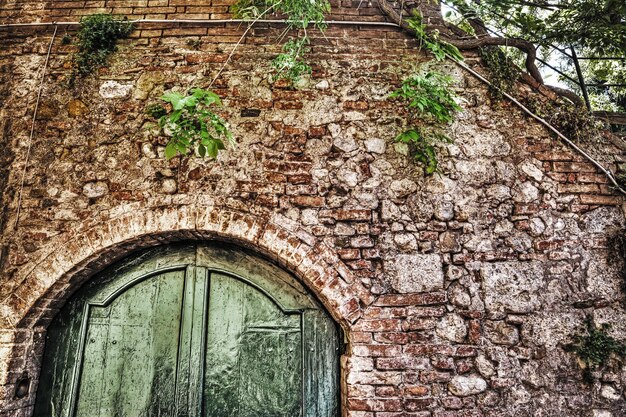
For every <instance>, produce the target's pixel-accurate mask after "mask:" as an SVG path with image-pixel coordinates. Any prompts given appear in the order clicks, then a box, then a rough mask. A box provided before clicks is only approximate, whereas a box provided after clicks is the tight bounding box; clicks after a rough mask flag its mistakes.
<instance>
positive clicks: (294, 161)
mask: <svg viewBox="0 0 626 417" xmlns="http://www.w3.org/2000/svg"><path fill="white" fill-rule="evenodd" d="M224 3H228V2H217V1H213V2H211V1H204V0H132V1H131V0H128V1H126V0H121V1H108V0H107V1H94V2H91V1H89V2H84V1H64V2H36V1H35V2H23V1H15V0H7V1H4V2H2V3H0V4H1V5H2V6H0V20H1V21H3V22H12V23H13V22H18V21H32V20H43V21H61V20H76V19H77V16H80V15H84V14H89V13H94V12H114V13H120V14H127V15H133V16H135V17H145V18H150V19H166V18H167V19H174V18H191V19H198V18H202V19H204V18H211V19H223V18H228V16H229V15H228V14H227V13H228V5H227V4H224ZM359 5H360V4H359V2H356V3H352V2H341V3H339V2H334V3H333V10H334V13H335V14H334V15H333V18H337V19H339V20H341V19H352V20H356V19H358V20H365V21H383V20H384V17H383V16H381V15H380V13H379V11H378V9H377V6H376V4H373V5H372V6H371V7H370V6H368V5H367V4H366V2H364V3H363V4H361V5H360V7H358V6H359ZM244 30H245V29H244V28H241V27H239V26H237V25H220V26H214V25H208V26H207V25H178V24H176V25H171V24H170V25H168V24H162V25H154V24H151V25H148V24H144V25H143V26H142V25H140V26H138V29H137V30H136V31H135V33H134V34H133V37H132V39H129V40H126V41H124V42H122V43H121V44H120V47H119V51H118V52H117V53H116V54H114V56H113V57H112V58H111V61H110V65H109V66H108V67H107V68H103V69H102V70H101V71H99V73H98V74H96V75H94V76H92V77H90V78H88V79H87V80H85V81H83V82H81V83H80V86H79V88H77V89H75V90H69V89H67V88H66V87H64V86H63V82H64V80H65V79H66V76H67V73H68V62H69V54H71V53H72V52H73V48H72V47H71V46H68V45H62V43H61V39H60V37H59V38H57V40H56V41H55V43H54V45H53V48H52V54H51V57H50V66H49V69H48V76H47V78H46V82H45V84H44V86H45V88H44V90H43V94H42V101H41V103H40V111H39V114H38V117H37V122H36V124H35V135H34V141H33V143H32V148H31V154H30V157H29V161H28V165H27V169H26V171H25V172H26V175H25V178H24V187H23V189H21V190H20V184H21V176H22V173H23V172H24V164H25V160H26V154H27V152H28V138H29V133H30V126H31V124H30V122H31V119H32V110H33V108H34V105H35V98H36V95H37V87H38V85H39V83H38V80H36V79H35V74H38V73H39V70H40V68H41V66H42V65H43V62H44V61H45V53H46V52H47V47H48V43H49V41H50V34H51V32H50V31H49V30H46V29H41V30H38V31H28V30H23V29H22V30H19V31H18V30H11V31H9V30H6V29H1V30H0V40H1V41H2V45H3V47H2V49H0V68H2V71H1V72H0V103H2V104H1V105H0V149H2V151H1V152H0V199H1V200H2V201H1V203H0V231H1V232H0V233H1V234H0V300H1V301H0V410H2V411H0V416H2V417H4V416H7V417H8V416H11V417H15V416H17V417H26V416H29V415H30V413H31V411H32V408H31V405H32V403H33V400H34V396H35V395H34V394H31V395H29V396H28V397H26V398H25V399H22V400H17V399H15V398H14V397H13V394H14V384H15V382H16V381H17V380H18V379H19V378H20V377H22V376H23V375H24V374H27V375H28V376H29V377H31V378H32V381H33V384H32V391H31V392H32V393H34V392H35V390H36V389H37V381H38V371H39V368H38V366H39V363H40V359H41V354H42V351H43V340H44V334H45V330H46V326H47V324H48V323H49V321H50V319H51V318H52V317H53V316H54V314H55V313H56V312H57V311H58V308H59V307H60V306H61V305H62V304H63V303H64V302H65V300H67V298H68V297H70V296H71V295H72V293H73V292H74V291H76V289H77V288H79V287H80V285H81V284H82V283H84V282H85V281H86V280H88V279H89V278H90V277H91V276H92V275H93V274H94V273H95V272H97V271H99V270H101V269H102V268H103V267H104V266H106V265H110V264H111V263H113V262H115V261H116V260H118V259H120V258H122V257H124V256H127V255H128V254H130V253H132V252H133V251H135V250H138V249H140V248H145V247H150V246H154V245H159V244H167V243H170V242H176V241H180V240H222V241H229V242H233V243H235V244H237V245H239V246H241V247H242V248H243V249H245V250H250V251H254V252H257V253H259V254H261V255H263V256H265V257H266V258H268V259H269V260H271V261H273V262H276V263H278V264H279V265H281V266H282V267H283V268H285V269H287V270H288V271H291V272H292V273H293V274H294V275H295V276H297V277H298V278H299V279H300V280H302V282H303V283H304V284H305V285H306V286H307V287H308V288H310V289H311V291H312V292H313V293H314V294H315V295H316V296H317V297H318V298H319V300H320V302H322V303H323V304H324V306H325V307H326V308H327V309H328V311H329V312H330V313H331V314H332V316H333V317H334V318H335V319H336V320H337V322H338V323H339V324H340V325H341V326H342V327H343V329H344V330H345V332H346V336H347V339H348V341H349V346H348V348H347V351H346V354H345V355H344V358H343V359H342V381H343V386H342V404H343V409H344V410H345V413H346V415H347V416H348V417H400V416H410V417H416V416H419V417H425V416H433V417H452V416H483V415H484V416H563V417H566V416H567V417H570V416H574V417H588V416H590V415H593V416H603V417H604V416H615V417H617V416H620V415H623V410H624V409H625V408H626V401H625V400H624V388H625V386H626V369H625V368H624V367H623V366H620V365H619V364H617V363H612V364H611V365H610V366H609V367H608V368H606V369H604V370H603V371H601V372H598V373H597V375H596V377H597V382H596V383H595V385H593V386H589V385H586V384H584V383H583V382H582V371H581V369H580V367H579V365H578V364H577V361H576V359H575V357H574V356H573V355H572V354H571V353H568V352H566V351H565V350H564V349H563V346H564V345H565V344H567V343H568V342H569V341H571V337H572V335H573V334H575V333H576V332H578V331H580V329H581V326H582V324H583V322H584V319H585V317H586V316H587V315H590V316H591V317H592V318H593V319H594V321H595V322H596V323H598V324H599V323H612V324H613V328H612V330H611V332H612V333H611V334H612V335H613V336H614V337H616V338H620V339H623V338H625V337H626V324H625V323H626V314H625V313H624V309H623V307H622V305H623V304H622V303H623V302H624V294H623V287H622V281H621V278H620V276H619V270H620V268H621V267H622V264H621V260H619V259H615V258H614V257H613V256H611V255H610V252H609V250H608V248H607V237H608V236H610V235H611V234H612V233H614V231H616V230H619V229H622V228H623V227H624V214H623V211H622V208H621V205H622V204H623V200H622V198H621V197H619V196H617V195H615V194H613V191H612V190H611V189H610V188H609V187H608V185H607V180H606V178H605V177H603V176H602V174H601V173H600V172H599V171H597V170H596V168H595V167H594V166H593V165H591V164H590V163H588V162H587V161H586V160H585V159H583V158H582V157H581V156H580V155H578V154H576V153H574V152H573V151H571V150H570V149H569V148H567V147H566V146H564V145H563V144H561V143H559V142H558V141H556V140H555V139H553V138H552V136H551V135H550V134H549V132H547V131H546V130H545V129H544V128H542V127H541V126H539V125H537V124H536V123H535V122H534V121H533V120H531V119H529V118H527V117H526V116H524V115H523V114H522V113H521V112H520V111H519V110H518V109H516V108H515V107H513V106H512V105H510V104H508V103H500V104H499V106H493V105H492V103H491V102H490V99H489V96H488V93H487V89H486V88H485V86H484V85H482V84H481V83H479V82H478V81H477V80H476V79H474V78H472V77H471V76H469V75H468V74H466V73H464V72H462V71H461V70H460V69H458V68H455V67H452V66H448V65H446V66H444V70H445V71H447V72H448V73H450V74H451V75H452V76H453V77H455V78H456V79H457V80H458V87H457V88H458V92H459V94H460V95H461V96H462V97H463V99H464V100H463V102H462V104H463V111H462V112H461V113H460V114H459V115H458V119H457V121H456V122H455V123H453V124H452V125H451V126H449V128H448V134H449V135H450V137H452V138H453V139H454V143H452V144H449V145H446V146H445V147H443V148H442V149H441V151H442V154H443V155H444V156H443V158H442V161H441V170H442V174H441V175H434V176H430V177H425V176H424V175H423V170H422V168H421V167H420V166H417V165H415V164H414V163H413V162H412V161H411V158H410V157H408V156H407V154H408V149H407V148H406V147H405V146H401V145H399V144H395V143H393V138H394V137H395V135H396V134H397V132H398V131H399V129H401V128H402V122H403V117H404V114H403V113H402V111H401V109H399V107H398V105H397V103H395V102H393V101H389V100H387V99H386V97H387V95H388V93H389V92H390V91H392V90H393V89H394V88H395V87H396V86H397V85H398V83H399V81H400V78H401V77H403V76H404V75H405V74H408V72H409V71H410V69H411V68H413V67H414V66H415V60H416V59H418V60H420V61H422V60H426V59H427V58H426V57H425V56H421V55H419V52H418V50H417V49H418V44H417V42H415V41H414V40H411V39H410V38H408V37H407V36H405V35H404V34H402V33H400V32H398V31H397V30H395V29H394V28H390V27H368V26H365V25H360V26H355V27H348V26H336V25H331V26H330V27H329V29H328V31H327V33H326V38H323V37H321V36H319V35H318V34H316V33H312V34H311V36H313V40H312V44H311V48H312V51H311V55H310V58H309V59H310V62H311V63H312V64H313V73H312V75H311V77H310V79H306V80H304V83H303V85H302V87H301V88H300V89H292V88H289V87H288V86H286V85H284V84H281V83H280V82H276V83H274V82H272V80H271V76H270V75H269V74H270V64H269V62H270V60H271V58H272V57H274V56H275V55H276V54H277V53H279V51H280V45H276V42H275V39H276V38H277V36H278V35H279V34H280V33H281V30H282V28H281V27H270V26H268V25H261V24H259V25H257V26H255V28H254V29H253V30H251V31H250V33H249V34H248V37H247V38H246V39H245V41H244V42H243V43H242V45H240V47H239V48H238V49H237V52H236V53H235V54H233V56H232V59H231V61H230V62H229V64H228V66H226V68H225V69H224V71H223V72H222V73H221V76H220V77H218V78H217V80H216V81H215V83H214V84H213V86H212V88H213V89H214V90H215V91H216V92H217V93H218V94H220V96H221V97H222V98H223V102H224V108H223V109H222V110H221V113H222V114H223V116H224V117H225V118H227V120H228V121H229V122H230V124H231V126H232V129H233V133H234V135H235V137H236V139H237V142H238V146H237V147H236V148H235V149H229V150H228V151H226V152H224V153H222V154H220V156H219V158H218V159H217V160H209V159H198V158H182V159H181V158H178V157H177V158H173V159H172V160H170V161H166V160H165V159H164V156H163V153H164V146H165V144H166V138H159V137H156V136H155V135H154V134H153V131H154V129H153V127H152V124H153V123H154V121H153V120H150V119H149V117H148V116H147V115H146V114H145V107H146V105H148V104H152V103H156V102H158V101H159V100H158V97H159V96H160V95H162V93H163V91H166V90H170V89H172V88H177V89H181V90H182V89H184V88H187V87H190V86H196V85H199V86H208V85H209V84H210V83H211V81H212V80H213V78H214V77H215V76H216V75H217V74H218V71H219V70H220V67H221V66H222V64H223V63H224V62H225V61H226V59H227V58H228V55H229V52H230V50H231V48H232V46H233V45H234V44H235V43H236V42H237V41H238V40H239V38H240V36H241V34H242V33H243V31H244ZM190 41H191V42H190ZM196 41H200V43H199V44H198V43H197V42H196ZM193 45H196V46H193ZM467 62H468V63H469V64H470V65H473V66H474V67H475V68H476V69H477V70H481V68H480V67H479V66H478V64H477V58H476V57H475V56H472V55H471V54H468V56H467ZM519 90H520V92H526V93H529V94H531V92H530V91H529V89H528V88H527V87H524V86H519ZM101 92H102V94H103V96H102V95H101ZM594 148H596V149H594V150H592V151H593V152H595V153H594V154H599V155H600V157H602V158H603V159H602V160H603V161H608V162H606V163H607V164H608V165H607V166H609V167H610V168H614V163H618V162H621V161H622V160H623V159H624V158H623V155H621V153H620V151H619V150H618V149H616V148H613V147H611V146H610V145H608V144H607V145H606V146H598V145H594ZM611 158H613V159H611ZM20 191H21V192H20ZM20 194H21V200H20ZM18 201H19V206H20V216H19V221H18V219H17V208H18ZM16 223H17V227H14V226H15V225H16Z"/></svg>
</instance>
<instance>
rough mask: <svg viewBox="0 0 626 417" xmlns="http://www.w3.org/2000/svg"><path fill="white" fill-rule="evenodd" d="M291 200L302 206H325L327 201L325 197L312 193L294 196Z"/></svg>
mask: <svg viewBox="0 0 626 417" xmlns="http://www.w3.org/2000/svg"><path fill="white" fill-rule="evenodd" d="M291 202H292V203H293V204H294V205H296V206H301V207H323V206H324V203H325V199H324V197H315V196H310V195H299V196H296V197H293V198H292V199H291Z"/></svg>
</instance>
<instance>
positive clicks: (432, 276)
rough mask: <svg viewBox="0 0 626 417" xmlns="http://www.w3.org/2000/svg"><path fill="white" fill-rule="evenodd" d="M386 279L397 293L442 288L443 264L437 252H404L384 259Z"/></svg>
mask: <svg viewBox="0 0 626 417" xmlns="http://www.w3.org/2000/svg"><path fill="white" fill-rule="evenodd" d="M385 271H386V272H387V279H388V280H389V282H390V283H391V285H392V287H393V289H394V290H396V291H397V292H399V293H414V292H426V291H435V290H438V289H441V288H443V266H442V263H441V257H440V256H439V255H437V254H410V255H409V254H405V255H398V256H395V257H394V258H392V259H388V260H386V261H385Z"/></svg>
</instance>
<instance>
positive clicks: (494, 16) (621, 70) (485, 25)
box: [444, 0, 626, 110]
mask: <svg viewBox="0 0 626 417" xmlns="http://www.w3.org/2000/svg"><path fill="white" fill-rule="evenodd" d="M444 3H446V4H449V5H450V6H451V7H452V9H453V10H455V11H456V12H457V13H458V14H459V15H461V17H462V22H463V24H462V25H461V27H462V28H464V29H465V30H466V32H469V33H470V34H471V35H474V36H479V37H481V36H491V37H493V36H494V35H495V36H500V37H505V38H509V39H519V38H522V39H524V40H527V41H529V42H531V43H533V44H534V45H536V46H538V47H539V55H540V56H541V57H542V58H543V60H544V61H547V62H549V63H550V64H552V65H556V66H557V67H558V69H560V70H561V71H562V72H564V73H566V74H568V75H569V76H570V77H571V78H574V79H576V73H575V70H574V65H573V62H572V60H571V59H570V58H567V56H566V55H565V53H567V54H570V55H571V49H572V48H573V49H574V50H575V51H576V52H577V54H578V56H582V57H592V58H596V57H611V58H618V59H613V60H581V67H582V70H583V73H584V76H585V81H586V82H587V83H590V84H599V86H597V87H594V88H591V89H590V93H591V99H592V102H593V103H594V104H595V105H596V107H599V108H602V107H603V108H606V109H608V110H619V109H620V106H621V109H622V110H623V108H624V107H625V106H626V88H623V87H614V86H610V87H609V86H606V87H604V86H602V85H603V84H624V83H625V81H626V2H624V1H623V0H528V1H526V0H446V1H444ZM448 15H449V16H452V17H454V12H450V13H448ZM457 18H458V16H457ZM468 28H469V30H468ZM505 45H506V44H505ZM555 48H558V49H561V50H562V51H563V52H564V53H558V52H555ZM525 52H527V51H525ZM512 55H513V58H515V53H514V54H512ZM517 58H518V62H519V56H518V57H517ZM561 81H563V82H565V83H566V84H567V85H569V87H570V88H572V89H574V90H575V91H579V87H578V86H577V85H576V84H575V83H573V82H571V81H570V80H568V79H567V78H565V77H561Z"/></svg>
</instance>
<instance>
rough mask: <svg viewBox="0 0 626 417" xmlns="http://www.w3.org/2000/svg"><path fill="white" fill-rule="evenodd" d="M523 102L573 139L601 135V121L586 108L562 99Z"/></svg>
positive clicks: (596, 137)
mask: <svg viewBox="0 0 626 417" xmlns="http://www.w3.org/2000/svg"><path fill="white" fill-rule="evenodd" d="M524 104H525V105H526V107H528V108H529V109H530V110H531V111H532V112H533V113H535V114H536V115H537V116H539V117H542V118H543V119H545V120H546V121H547V122H548V123H550V124H551V125H552V126H554V127H555V128H556V129H557V130H558V131H560V132H561V133H563V134H564V135H566V136H567V137H569V138H571V139H573V140H575V141H590V140H592V139H595V140H597V139H598V138H600V137H601V130H602V122H599V121H598V119H596V118H594V117H593V115H591V114H590V113H589V112H588V111H587V109H585V108H581V107H577V106H575V105H573V104H571V103H566V102H563V101H560V102H554V101H549V100H539V99H535V98H533V97H529V98H526V99H524Z"/></svg>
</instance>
